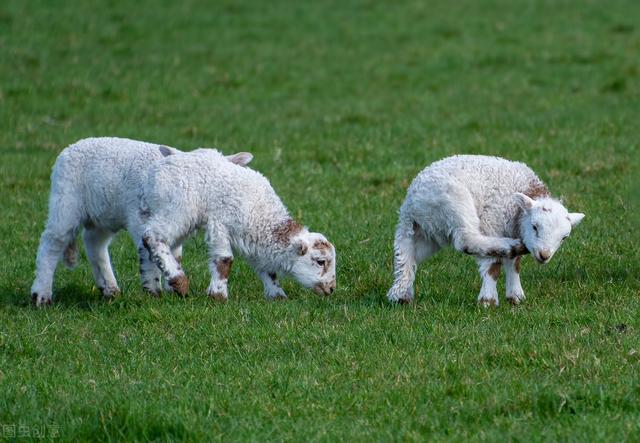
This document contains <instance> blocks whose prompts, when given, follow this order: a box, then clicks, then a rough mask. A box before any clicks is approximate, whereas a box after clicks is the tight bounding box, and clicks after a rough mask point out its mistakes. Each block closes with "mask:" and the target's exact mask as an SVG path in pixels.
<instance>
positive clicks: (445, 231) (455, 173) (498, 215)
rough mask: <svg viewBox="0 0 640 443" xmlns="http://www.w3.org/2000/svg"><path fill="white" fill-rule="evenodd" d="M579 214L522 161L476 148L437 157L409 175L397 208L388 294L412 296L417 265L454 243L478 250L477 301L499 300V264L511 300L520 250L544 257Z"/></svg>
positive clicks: (394, 298) (520, 294)
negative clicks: (555, 196)
mask: <svg viewBox="0 0 640 443" xmlns="http://www.w3.org/2000/svg"><path fill="white" fill-rule="evenodd" d="M583 217H584V214H580V213H569V212H567V209H566V208H565V207H564V206H563V205H562V203H560V202H559V201H558V200H555V199H553V198H552V197H551V195H550V194H549V192H548V191H547V188H546V187H545V185H544V184H543V183H542V181H541V180H540V179H539V178H538V177H537V176H536V174H535V173H534V172H533V171H532V170H531V169H530V168H529V167H528V166H527V165H525V164H524V163H519V162H512V161H509V160H505V159H502V158H498V157H487V156H480V155H458V156H453V157H448V158H445V159H443V160H440V161H438V162H435V163H433V164H431V165H430V166H428V167H426V168H425V169H424V170H423V171H422V172H421V173H420V174H418V176H417V177H416V178H415V179H414V180H413V183H411V186H410V187H409V190H408V192H407V197H406V199H405V201H404V203H403V204H402V207H401V208H400V219H399V222H398V226H397V229H396V236H395V243H394V268H395V269H394V271H395V279H394V282H393V286H392V287H391V289H390V290H389V292H388V294H387V298H388V299H389V301H391V302H399V303H408V302H411V300H413V295H414V294H413V282H414V279H415V273H416V266H417V265H418V264H419V263H420V262H422V261H423V260H425V259H426V258H428V257H430V256H431V255H433V254H435V253H436V252H437V251H438V250H439V249H440V248H442V247H444V246H447V245H452V246H453V247H454V248H455V249H457V250H458V251H461V252H464V253H465V254H470V255H473V256H475V257H476V260H477V262H478V266H479V270H480V276H481V277H482V289H481V290H480V295H479V296H478V301H479V302H480V303H481V304H482V305H485V306H487V305H494V306H495V305H497V304H498V292H497V289H496V281H497V279H498V277H499V275H500V267H501V265H504V267H505V271H506V279H507V281H506V293H507V294H506V295H507V300H509V301H510V302H512V303H514V304H517V303H519V302H520V301H521V300H523V299H524V291H523V290H522V286H521V285H520V274H519V272H520V256H521V255H524V254H526V253H528V252H531V254H532V255H533V256H534V258H535V259H536V260H537V261H538V262H539V263H547V262H548V261H549V260H550V259H551V257H552V256H553V254H554V253H555V252H556V250H557V249H558V248H559V247H560V244H561V243H562V242H563V240H565V239H566V238H567V237H568V236H569V234H570V233H571V229H572V228H573V227H574V226H576V225H577V224H578V223H580V221H581V220H582V218H583Z"/></svg>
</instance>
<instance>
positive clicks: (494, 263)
mask: <svg viewBox="0 0 640 443" xmlns="http://www.w3.org/2000/svg"><path fill="white" fill-rule="evenodd" d="M476 260H477V262H478V270H479V271H480V277H481V278H482V289H480V294H479V295H478V303H480V304H481V305H482V306H498V286H497V283H498V277H500V266H501V262H500V260H496V259H488V258H477V259H476Z"/></svg>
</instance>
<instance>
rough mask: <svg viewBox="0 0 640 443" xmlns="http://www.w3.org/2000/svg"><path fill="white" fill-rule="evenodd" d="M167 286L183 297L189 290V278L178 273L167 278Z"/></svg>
mask: <svg viewBox="0 0 640 443" xmlns="http://www.w3.org/2000/svg"><path fill="white" fill-rule="evenodd" d="M169 286H171V288H172V289H173V290H174V291H176V292H177V293H178V294H180V295H181V296H183V297H184V296H185V295H187V292H189V280H187V277H186V276H184V275H179V276H177V277H174V278H172V279H171V280H169Z"/></svg>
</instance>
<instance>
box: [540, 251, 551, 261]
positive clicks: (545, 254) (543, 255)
mask: <svg viewBox="0 0 640 443" xmlns="http://www.w3.org/2000/svg"><path fill="white" fill-rule="evenodd" d="M550 256H551V254H549V251H540V258H541V259H542V260H544V261H547V260H549V257H550Z"/></svg>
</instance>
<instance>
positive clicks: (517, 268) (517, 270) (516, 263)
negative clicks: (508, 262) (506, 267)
mask: <svg viewBox="0 0 640 443" xmlns="http://www.w3.org/2000/svg"><path fill="white" fill-rule="evenodd" d="M520 260H521V257H520V256H518V257H516V258H515V260H514V264H513V265H514V267H515V269H516V272H517V273H518V274H520Z"/></svg>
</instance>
